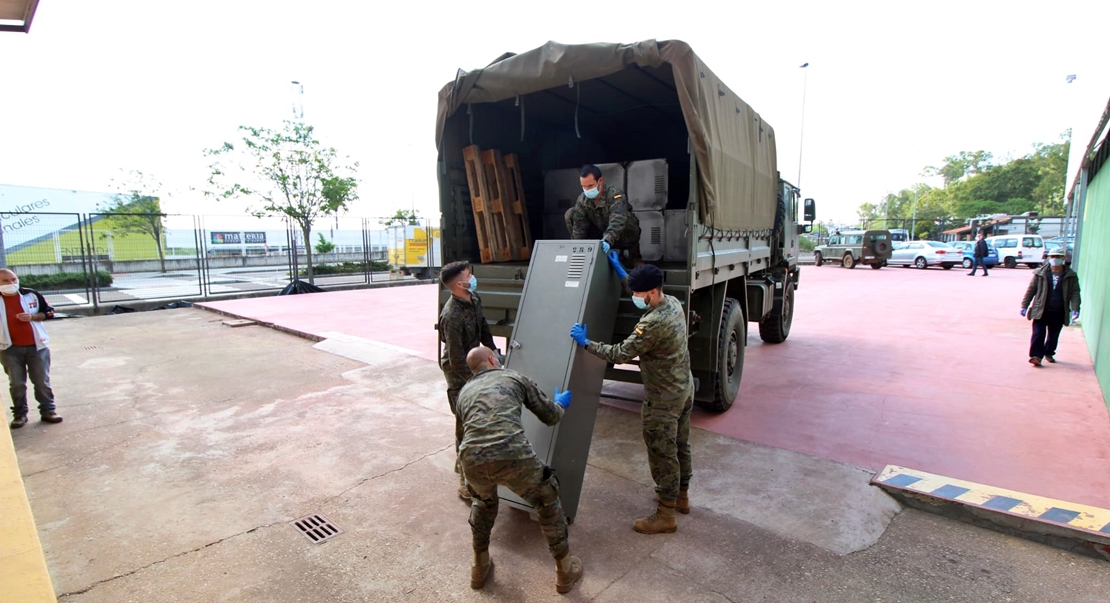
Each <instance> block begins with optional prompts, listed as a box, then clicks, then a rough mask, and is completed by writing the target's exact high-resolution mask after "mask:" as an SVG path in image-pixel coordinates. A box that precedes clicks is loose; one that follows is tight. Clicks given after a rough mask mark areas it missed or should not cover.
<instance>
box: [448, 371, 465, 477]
mask: <svg viewBox="0 0 1110 603" xmlns="http://www.w3.org/2000/svg"><path fill="white" fill-rule="evenodd" d="M460 391H462V386H459V387H448V388H447V406H449V407H451V414H452V415H455V473H458V474H459V483H465V482H464V480H463V474H462V468H461V467H460V466H459V445H460V444H462V438H463V424H462V417H460V416H459V412H458V406H459V392H460Z"/></svg>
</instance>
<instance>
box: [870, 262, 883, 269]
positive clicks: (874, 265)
mask: <svg viewBox="0 0 1110 603" xmlns="http://www.w3.org/2000/svg"><path fill="white" fill-rule="evenodd" d="M882 267H883V263H882V262H875V263H873V264H871V269H872V270H878V269H880V268H882Z"/></svg>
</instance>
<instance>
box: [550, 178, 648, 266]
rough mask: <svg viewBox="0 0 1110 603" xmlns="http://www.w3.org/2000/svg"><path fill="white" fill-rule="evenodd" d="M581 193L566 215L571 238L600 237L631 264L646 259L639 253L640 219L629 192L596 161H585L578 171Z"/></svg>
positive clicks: (606, 246) (604, 247)
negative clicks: (610, 181) (608, 177)
mask: <svg viewBox="0 0 1110 603" xmlns="http://www.w3.org/2000/svg"><path fill="white" fill-rule="evenodd" d="M578 176H579V178H578V181H579V183H580V184H581V185H582V194H580V195H578V200H577V201H575V202H574V207H572V208H570V209H568V210H567V213H566V214H565V215H564V216H563V217H564V218H565V219H566V222H567V232H569V233H570V238H572V239H589V238H597V237H600V238H601V248H602V250H603V251H604V252H605V253H606V254H608V253H609V250H610V248H612V249H616V250H618V251H623V252H625V254H626V256H627V258H628V261H629V262H630V263H631V264H632V266H639V265H640V264H643V263H644V260H643V257H641V256H640V220H639V219H637V218H636V214H635V213H633V212H632V205H631V204H630V203H629V202H628V197H627V195H625V194H624V191H623V190H621V189H620V187H619V186H614V185H612V184H607V183H606V182H605V178H604V177H603V176H602V175H601V169H600V168H598V167H597V166H596V165H586V166H583V167H582V171H581V172H579V174H578Z"/></svg>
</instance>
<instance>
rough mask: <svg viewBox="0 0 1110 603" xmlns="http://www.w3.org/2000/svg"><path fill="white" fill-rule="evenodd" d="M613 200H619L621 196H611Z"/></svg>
mask: <svg viewBox="0 0 1110 603" xmlns="http://www.w3.org/2000/svg"><path fill="white" fill-rule="evenodd" d="M613 198H614V199H620V198H621V195H613Z"/></svg>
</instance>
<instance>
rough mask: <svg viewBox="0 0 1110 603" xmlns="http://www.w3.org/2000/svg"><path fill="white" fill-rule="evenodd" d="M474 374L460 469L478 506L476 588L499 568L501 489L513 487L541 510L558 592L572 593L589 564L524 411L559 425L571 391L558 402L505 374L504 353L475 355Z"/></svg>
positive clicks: (466, 397) (471, 359)
mask: <svg viewBox="0 0 1110 603" xmlns="http://www.w3.org/2000/svg"><path fill="white" fill-rule="evenodd" d="M466 360H467V364H468V365H469V367H470V368H471V370H473V371H474V376H473V377H471V379H470V381H468V382H467V384H466V386H464V387H463V389H462V392H460V393H459V401H458V416H459V417H460V418H461V420H462V424H463V438H462V444H461V445H460V446H459V464H460V465H461V466H462V470H463V473H464V474H465V475H466V481H467V485H468V486H469V488H470V493H471V496H472V502H471V506H470V529H471V533H472V534H473V537H474V565H473V566H472V567H471V569H470V587H471V588H475V589H478V588H482V587H483V586H485V583H486V578H487V577H488V576H489V571H490V569H492V567H493V561H491V560H490V556H489V541H490V533H491V532H493V523H494V520H496V519H497V506H498V498H497V486H499V485H500V486H505V487H506V488H508V489H510V490H512V491H513V492H515V493H516V495H517V496H519V497H521V498H522V499H524V500H525V501H526V502H527V503H528V504H530V505H532V508H533V509H534V510H535V511H536V514H537V515H538V516H539V520H540V529H541V530H542V531H543V535H544V536H545V537H547V548H548V550H549V551H551V556H552V557H554V558H555V589H556V591H558V592H560V593H566V592H569V591H570V589H571V588H572V587H573V586H574V583H575V582H576V581H577V580H578V578H579V577H580V576H581V575H582V560H581V559H579V558H578V557H574V556H571V555H570V545H569V543H568V542H567V520H566V517H565V516H564V515H563V507H562V505H561V504H560V503H559V480H558V479H557V478H556V477H555V473H554V471H553V470H552V469H551V468H550V467H547V466H546V465H544V464H543V463H542V462H540V460H539V459H538V458H536V453H535V452H533V451H532V445H531V444H530V443H529V442H528V439H527V438H526V437H525V436H524V425H523V424H522V423H521V422H520V413H521V407H522V405H523V406H526V407H528V410H530V411H531V412H532V413H534V414H535V415H536V417H537V418H539V420H541V421H543V423H544V424H545V425H555V424H556V423H558V422H559V420H560V419H562V418H563V409H565V408H566V407H568V406H570V392H569V391H566V392H560V391H559V389H558V388H555V402H554V403H552V402H551V401H550V400H548V398H547V396H546V395H544V393H543V392H542V391H540V389H539V388H538V387H537V386H536V384H535V383H534V382H532V381H531V380H530V379H528V378H527V377H525V376H524V375H521V374H520V373H518V372H516V371H512V370H508V369H502V368H501V363H500V361H499V360H498V358H497V357H496V355H495V354H494V353H493V352H492V351H490V350H489V349H487V348H482V347H477V348H474V349H473V350H471V351H470V353H469V354H468V355H467V358H466Z"/></svg>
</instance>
